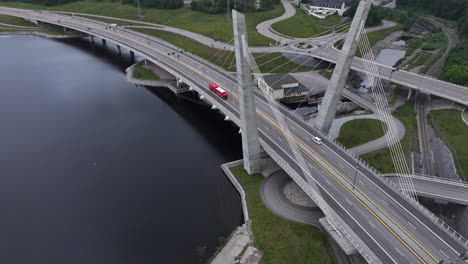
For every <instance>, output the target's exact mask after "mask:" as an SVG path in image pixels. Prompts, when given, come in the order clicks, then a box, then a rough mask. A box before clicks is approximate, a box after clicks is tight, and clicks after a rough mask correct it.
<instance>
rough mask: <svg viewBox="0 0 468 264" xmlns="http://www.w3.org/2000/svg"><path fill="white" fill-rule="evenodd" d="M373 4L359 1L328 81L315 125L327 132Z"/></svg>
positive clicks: (369, 1) (370, 0)
mask: <svg viewBox="0 0 468 264" xmlns="http://www.w3.org/2000/svg"><path fill="white" fill-rule="evenodd" d="M371 5H372V0H367V1H364V0H361V2H359V6H358V8H357V10H356V14H355V15H354V19H353V23H352V24H351V27H350V29H349V33H348V35H347V36H346V39H345V43H344V45H343V48H342V49H341V53H340V56H339V58H338V61H337V62H336V66H335V70H334V71H333V75H332V77H331V80H330V82H329V83H328V87H327V91H326V92H325V96H324V98H323V101H322V104H321V105H320V109H319V112H318V115H317V119H316V121H315V125H316V126H317V127H318V128H319V129H321V130H322V131H324V132H325V133H328V131H329V130H330V127H331V125H332V123H333V119H335V113H336V108H337V106H338V102H339V100H340V97H341V94H342V92H343V89H344V86H345V83H346V79H347V78H348V74H349V70H350V69H351V64H352V62H353V59H354V55H355V53H356V49H357V45H358V40H359V32H360V30H361V27H362V26H363V25H364V24H365V22H366V19H367V15H368V14H369V9H370V7H371Z"/></svg>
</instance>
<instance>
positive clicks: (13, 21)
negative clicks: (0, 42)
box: [0, 15, 37, 27]
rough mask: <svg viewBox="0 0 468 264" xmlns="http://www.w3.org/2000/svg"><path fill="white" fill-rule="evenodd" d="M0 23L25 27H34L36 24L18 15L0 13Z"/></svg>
mask: <svg viewBox="0 0 468 264" xmlns="http://www.w3.org/2000/svg"><path fill="white" fill-rule="evenodd" d="M0 23H4V24H10V25H16V26H25V27H36V26H37V25H35V24H33V23H31V22H29V21H26V20H24V19H22V18H19V17H14V16H7V15H0Z"/></svg>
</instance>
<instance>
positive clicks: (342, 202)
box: [0, 8, 466, 263]
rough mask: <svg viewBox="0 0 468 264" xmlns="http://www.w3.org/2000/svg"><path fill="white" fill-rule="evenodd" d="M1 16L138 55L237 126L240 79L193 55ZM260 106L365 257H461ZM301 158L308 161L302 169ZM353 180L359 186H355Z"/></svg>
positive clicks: (278, 153)
mask: <svg viewBox="0 0 468 264" xmlns="http://www.w3.org/2000/svg"><path fill="white" fill-rule="evenodd" d="M0 13H3V14H9V15H15V16H19V17H28V18H32V19H36V20H41V21H43V22H46V23H52V24H57V25H61V26H65V27H68V28H72V29H75V30H79V31H82V32H85V33H88V34H92V35H95V36H98V37H101V38H104V39H106V40H109V41H112V42H115V43H117V44H118V45H121V46H122V47H125V48H128V49H130V50H133V51H134V52H135V53H137V54H139V55H141V56H143V57H145V58H147V59H149V60H151V61H152V62H153V63H156V64H159V65H161V66H163V67H164V68H165V69H166V70H167V71H168V72H170V73H171V74H173V75H174V76H176V77H178V78H181V79H183V80H184V82H185V83H187V84H189V85H190V86H191V87H193V88H194V89H196V90H197V91H198V92H199V93H200V94H201V95H203V96H204V97H205V98H206V99H207V100H209V101H210V102H212V103H213V104H215V105H216V106H217V107H218V108H219V109H220V110H221V111H222V112H223V113H225V114H227V115H229V117H230V119H231V120H233V121H234V122H238V121H239V120H238V116H239V112H238V101H237V97H236V94H237V92H236V82H235V79H234V78H232V76H231V75H229V74H227V73H226V72H224V71H223V70H221V69H219V68H216V67H213V66H211V65H206V62H203V61H202V60H201V59H199V58H196V57H195V56H193V55H186V54H185V53H184V55H183V56H181V57H180V58H179V59H174V58H173V57H171V56H167V53H168V52H177V51H178V49H177V48H176V47H174V46H172V45H170V44H169V43H167V42H164V41H161V40H159V39H156V38H152V37H148V36H145V35H143V34H140V33H136V32H132V31H130V30H128V29H122V28H114V29H109V28H108V25H107V24H106V23H102V22H93V21H90V20H81V19H79V18H74V17H69V16H64V15H57V14H50V13H47V12H34V11H26V10H21V9H10V8H0ZM202 69H203V70H202ZM210 81H214V82H216V83H218V84H220V85H221V86H222V87H223V88H225V89H226V90H227V91H228V92H229V93H230V95H231V96H230V97H229V99H228V100H222V99H220V98H219V97H217V96H216V95H215V94H213V93H212V92H211V91H209V90H208V89H207V84H208V82H210ZM256 104H257V116H258V118H259V134H260V139H261V142H262V145H263V146H264V148H265V149H266V150H267V152H269V154H270V155H272V156H274V157H276V160H277V161H278V162H279V163H280V165H282V166H283V168H286V169H288V168H292V169H293V170H294V171H291V170H289V171H290V173H291V174H297V175H299V177H300V178H296V179H295V180H297V181H299V182H300V183H301V184H300V185H304V183H307V184H308V185H309V186H305V188H306V187H307V188H310V187H311V186H313V184H311V183H314V182H315V183H316V184H317V185H318V189H315V190H316V191H320V193H321V195H322V196H321V197H322V198H323V199H324V200H325V201H326V202H327V204H328V205H329V210H330V211H333V212H334V213H333V214H334V215H336V216H337V217H338V218H337V221H338V223H339V224H340V225H342V226H345V227H343V229H346V228H347V229H346V230H348V232H349V233H351V234H352V235H354V237H353V240H352V242H353V243H354V246H355V247H356V248H357V249H358V250H364V251H363V252H362V254H364V255H366V256H368V257H369V255H371V257H369V259H373V260H374V261H375V263H437V262H438V261H439V260H446V259H447V258H453V259H455V258H458V256H459V254H460V253H462V252H465V250H466V248H464V247H463V246H462V245H461V244H460V243H459V241H458V238H453V237H451V236H450V235H449V234H448V233H447V232H445V231H443V230H442V229H440V228H438V227H437V225H436V223H435V222H434V221H433V220H431V219H430V218H427V217H425V216H424V215H423V213H422V212H421V211H419V210H417V209H416V208H415V207H414V206H413V205H411V204H410V203H409V202H408V201H407V200H405V199H404V198H403V197H402V196H401V195H400V194H399V193H397V192H395V191H394V190H393V189H391V188H390V187H389V186H388V185H386V184H384V182H383V181H382V180H381V179H380V178H378V177H377V176H376V175H375V174H374V173H373V172H372V171H371V170H369V169H368V168H366V167H364V166H363V165H362V164H360V163H357V162H356V160H355V159H354V158H353V157H351V156H349V153H346V152H345V151H344V150H342V149H340V148H339V147H338V146H336V145H334V144H333V143H332V142H330V141H329V140H328V139H324V140H323V141H324V142H323V144H322V145H317V144H315V143H314V142H313V141H312V137H313V136H320V135H319V133H318V132H317V131H315V130H313V129H312V128H310V127H308V126H307V125H306V124H305V123H302V122H301V121H300V120H299V119H297V118H296V117H294V116H293V115H292V114H291V113H290V112H287V111H286V110H285V109H281V111H280V113H278V112H276V111H275V110H273V109H271V108H270V105H271V104H269V102H268V101H267V100H265V98H264V97H263V96H262V95H260V94H257V96H256ZM278 115H279V116H280V118H281V119H284V122H286V124H287V126H288V127H289V128H290V134H288V133H286V134H285V131H287V130H286V129H285V128H284V127H283V126H282V125H281V124H280V123H279V122H278V120H277V119H276V118H274V116H278ZM291 145H295V146H297V147H298V148H299V150H300V152H299V153H298V152H294V151H293V150H292V148H291ZM297 158H300V159H303V160H304V164H302V162H298V160H297ZM304 165H305V166H306V167H307V168H304V167H303V166H304ZM305 171H310V173H311V174H310V175H308V174H307V173H306V172H305ZM355 175H356V176H357V178H358V180H357V181H356V184H355V186H354V187H352V182H353V179H354V176H355ZM348 227H349V228H348ZM337 228H340V227H337ZM372 256H378V257H375V258H374V257H372Z"/></svg>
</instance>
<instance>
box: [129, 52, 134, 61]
mask: <svg viewBox="0 0 468 264" xmlns="http://www.w3.org/2000/svg"><path fill="white" fill-rule="evenodd" d="M134 60H135V53H134V52H133V51H130V61H131V62H133V61H134Z"/></svg>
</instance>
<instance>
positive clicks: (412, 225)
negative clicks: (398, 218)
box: [408, 222, 416, 230]
mask: <svg viewBox="0 0 468 264" xmlns="http://www.w3.org/2000/svg"><path fill="white" fill-rule="evenodd" d="M408 224H409V225H410V226H411V227H412V228H414V229H415V230H416V227H415V226H414V225H412V224H411V223H410V222H408Z"/></svg>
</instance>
